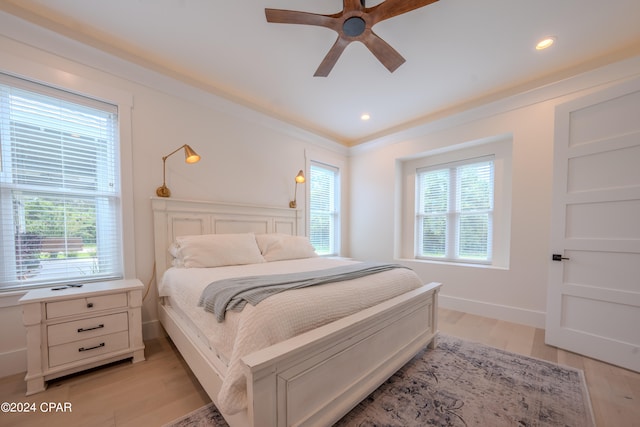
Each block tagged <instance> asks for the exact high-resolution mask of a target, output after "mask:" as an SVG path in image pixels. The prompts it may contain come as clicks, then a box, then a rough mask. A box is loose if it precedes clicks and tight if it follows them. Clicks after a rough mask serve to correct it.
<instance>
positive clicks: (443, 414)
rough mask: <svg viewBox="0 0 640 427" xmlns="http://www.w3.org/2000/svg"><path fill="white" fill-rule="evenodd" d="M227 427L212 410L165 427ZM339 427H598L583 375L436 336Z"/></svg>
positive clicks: (534, 360) (569, 368) (523, 357)
mask: <svg viewBox="0 0 640 427" xmlns="http://www.w3.org/2000/svg"><path fill="white" fill-rule="evenodd" d="M168 426H170V427H184V426H199V427H200V426H216V427H226V426H227V423H226V422H225V421H224V419H223V418H222V416H221V415H220V413H219V412H218V411H217V409H216V408H215V406H213V404H209V405H207V406H204V407H202V408H200V409H197V410H196V411H194V412H192V413H190V414H188V415H185V416H184V417H182V418H180V419H179V420H176V421H174V422H172V423H170V424H167V427H168ZM336 426H341V427H344V426H398V427H409V426H438V427H445V426H446V427H469V426H491V427H500V426H517V427H534V426H536V427H543V426H574V427H592V426H595V423H594V418H593V412H592V409H591V401H590V400H589V393H588V390H587V387H586V383H585V379H584V373H583V372H582V371H581V370H578V369H574V368H571V367H568V366H561V365H557V364H554V363H551V362H547V361H543V360H539V359H535V358H531V357H526V356H521V355H517V354H514V353H510V352H507V351H503V350H499V349H496V348H492V347H488V346H485V345H482V344H477V343H473V342H470V341H466V340H462V339H459V338H454V337H451V336H448V335H445V334H440V336H439V339H438V347H437V348H436V349H435V350H429V349H425V350H423V351H421V352H420V353H419V354H418V355H416V356H415V357H414V358H413V359H412V360H411V361H410V362H409V363H407V365H405V366H404V367H403V368H402V369H401V370H400V371H398V372H397V373H396V374H394V375H393V376H392V377H391V378H389V380H387V382H385V383H384V384H382V385H381V386H380V387H379V388H378V389H377V390H375V391H374V392H373V393H372V394H371V395H369V396H368V397H367V398H366V399H365V400H364V401H362V402H361V403H360V404H359V405H358V406H356V407H355V408H354V409H353V410H352V411H351V412H349V413H348V414H347V415H346V416H345V417H344V418H342V419H341V420H340V421H339V422H338V423H337V424H336Z"/></svg>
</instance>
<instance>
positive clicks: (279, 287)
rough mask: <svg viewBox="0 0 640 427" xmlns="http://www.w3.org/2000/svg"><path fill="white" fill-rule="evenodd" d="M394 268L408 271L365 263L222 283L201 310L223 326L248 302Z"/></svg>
mask: <svg viewBox="0 0 640 427" xmlns="http://www.w3.org/2000/svg"><path fill="white" fill-rule="evenodd" d="M394 268H408V267H405V266H403V265H400V264H382V263H372V262H363V263H358V264H350V265H344V266H340V267H334V268H328V269H324V270H315V271H303V272H300V273H286V274H272V275H265V276H248V277H236V278H232V279H222V280H217V281H215V282H212V283H210V284H208V285H207V287H206V288H205V289H204V291H203V292H202V295H201V296H200V301H199V302H198V306H199V307H204V309H205V310H206V311H208V312H211V313H213V314H214V315H215V316H216V320H217V321H218V322H222V321H223V320H224V316H225V313H226V311H227V310H236V311H240V310H242V309H243V308H244V306H245V305H246V303H247V302H248V303H250V304H251V305H256V304H258V303H259V302H260V301H262V300H263V299H265V298H267V297H269V296H271V295H274V294H277V293H279V292H282V291H286V290H288V289H298V288H304V287H307V286H314V285H322V284H324V283H333V282H341V281H344V280H351V279H357V278H359V277H364V276H367V275H370V274H375V273H380V272H382V271H387V270H392V269H394Z"/></svg>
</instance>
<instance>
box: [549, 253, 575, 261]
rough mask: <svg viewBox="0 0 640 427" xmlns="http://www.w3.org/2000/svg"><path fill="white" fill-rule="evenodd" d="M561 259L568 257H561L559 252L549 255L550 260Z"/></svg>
mask: <svg viewBox="0 0 640 427" xmlns="http://www.w3.org/2000/svg"><path fill="white" fill-rule="evenodd" d="M563 259H566V260H569V259H570V258H566V257H563V256H562V255H560V254H553V255H551V260H552V261H562V260H563Z"/></svg>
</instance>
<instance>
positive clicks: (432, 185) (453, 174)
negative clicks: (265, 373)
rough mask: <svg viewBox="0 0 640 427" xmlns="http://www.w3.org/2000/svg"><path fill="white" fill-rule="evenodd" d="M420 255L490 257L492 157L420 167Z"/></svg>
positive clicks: (479, 259)
mask: <svg viewBox="0 0 640 427" xmlns="http://www.w3.org/2000/svg"><path fill="white" fill-rule="evenodd" d="M416 179H417V182H416V188H417V197H416V200H417V202H418V203H417V215H416V231H417V236H416V241H417V248H416V257H417V258H426V259H441V260H447V261H461V262H477V263H487V264H489V263H491V258H492V235H493V231H492V229H493V205H494V197H493V191H494V190H493V189H494V162H493V158H482V159H474V160H468V161H463V162H456V163H449V164H445V165H439V166H432V167H428V168H422V169H418V170H417V173H416Z"/></svg>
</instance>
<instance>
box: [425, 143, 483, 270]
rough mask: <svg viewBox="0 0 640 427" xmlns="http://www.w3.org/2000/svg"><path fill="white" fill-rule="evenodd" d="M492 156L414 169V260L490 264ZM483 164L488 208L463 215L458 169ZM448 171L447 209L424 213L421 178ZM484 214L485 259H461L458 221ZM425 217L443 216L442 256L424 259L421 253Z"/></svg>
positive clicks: (459, 222) (459, 225) (459, 223)
mask: <svg viewBox="0 0 640 427" xmlns="http://www.w3.org/2000/svg"><path fill="white" fill-rule="evenodd" d="M494 157H495V156H493V155H489V156H483V157H479V158H472V159H465V160H459V161H454V162H449V163H444V164H438V165H433V166H427V167H422V168H418V169H417V170H416V174H415V177H416V198H415V199H416V220H415V230H416V231H415V253H414V257H415V258H416V259H422V260H433V261H445V262H452V263H471V264H491V263H492V257H493V242H492V232H493V212H494V205H495V194H494V188H495V172H494V171H495V159H494ZM483 163H490V170H489V173H490V179H491V183H490V188H489V193H490V195H489V207H488V208H487V209H481V210H475V211H473V212H464V211H463V209H462V208H461V206H460V203H461V199H460V197H461V191H460V181H459V180H460V174H459V171H460V168H461V167H465V166H472V165H479V164H483ZM439 171H447V178H448V179H447V181H448V182H447V184H448V185H447V190H448V191H447V195H446V199H447V201H446V205H447V206H446V210H444V211H441V212H438V213H427V212H424V210H423V209H422V208H423V207H424V205H425V204H424V199H423V194H424V192H423V191H422V186H421V182H422V181H421V177H422V176H423V174H427V173H431V172H439ZM471 214H473V215H478V214H483V215H487V229H488V230H487V237H486V238H487V247H486V253H487V257H486V259H476V258H470V257H464V256H462V255H461V254H460V244H461V219H462V218H463V217H465V216H467V215H471ZM426 217H434V218H435V217H442V218H444V220H445V242H444V247H445V250H444V255H443V256H441V257H440V256H427V255H424V254H422V248H423V247H424V241H423V238H424V219H425V218H426Z"/></svg>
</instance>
